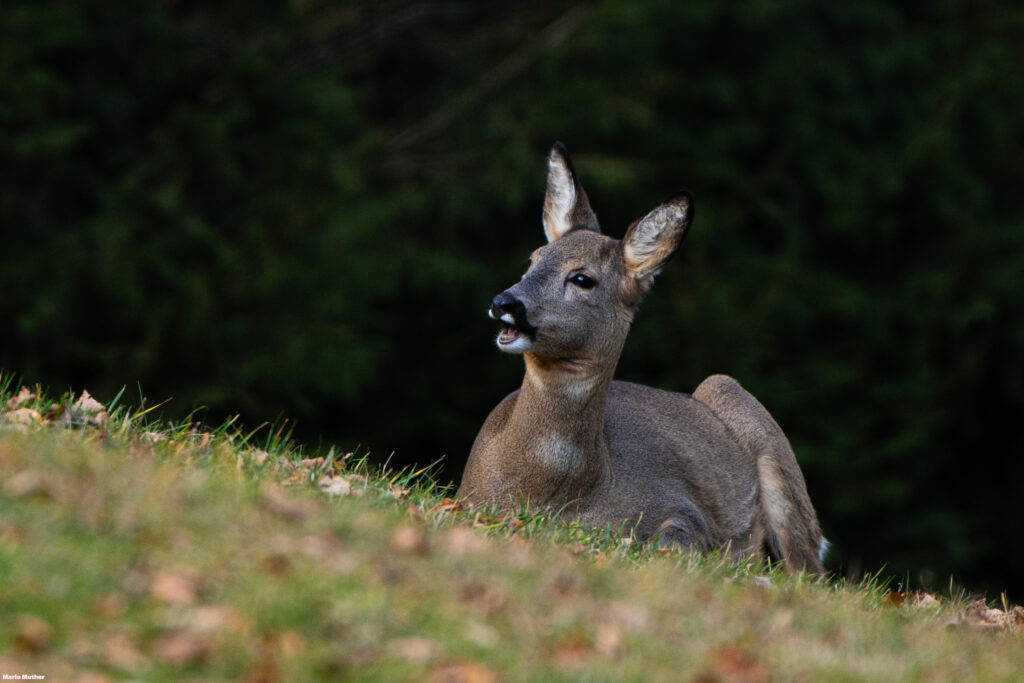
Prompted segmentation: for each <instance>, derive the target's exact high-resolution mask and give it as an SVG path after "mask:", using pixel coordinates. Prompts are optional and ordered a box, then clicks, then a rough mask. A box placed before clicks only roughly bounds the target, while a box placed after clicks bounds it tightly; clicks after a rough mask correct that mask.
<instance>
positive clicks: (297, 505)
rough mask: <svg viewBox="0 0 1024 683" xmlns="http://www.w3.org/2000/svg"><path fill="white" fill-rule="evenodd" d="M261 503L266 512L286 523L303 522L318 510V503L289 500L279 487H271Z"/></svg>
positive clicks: (300, 499) (296, 499)
mask: <svg viewBox="0 0 1024 683" xmlns="http://www.w3.org/2000/svg"><path fill="white" fill-rule="evenodd" d="M260 503H261V505H262V507H263V509H264V510H266V511H268V512H270V513H272V514H274V515H277V516H278V517H280V518H281V519H283V520H284V521H286V522H301V521H302V520H304V519H305V518H306V517H308V516H309V515H310V513H312V512H313V511H314V510H315V509H316V503H314V502H313V501H311V500H306V499H303V498H289V497H288V496H286V495H285V493H284V491H282V490H281V488H280V487H278V486H270V487H268V488H267V490H266V492H264V494H263V498H262V499H261V500H260Z"/></svg>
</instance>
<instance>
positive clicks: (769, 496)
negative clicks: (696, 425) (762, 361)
mask: <svg viewBox="0 0 1024 683" xmlns="http://www.w3.org/2000/svg"><path fill="white" fill-rule="evenodd" d="M693 397H694V398H696V399H697V400H699V401H701V402H702V403H704V404H706V405H707V406H708V407H710V408H711V410H712V411H714V413H715V414H716V415H717V416H718V418H719V419H720V420H721V421H722V422H723V423H725V425H726V426H727V427H728V428H729V429H730V430H731V431H732V433H733V434H734V435H735V436H736V439H737V440H738V441H739V442H740V445H742V446H743V447H744V448H745V449H746V450H747V451H749V452H750V454H751V456H752V457H753V458H754V462H755V464H756V465H757V474H758V482H759V488H760V493H759V499H760V506H761V517H762V519H763V521H764V524H765V526H766V529H764V534H765V541H766V542H767V544H768V545H769V547H770V548H771V549H772V553H773V554H774V555H776V556H778V557H780V558H782V560H783V561H784V562H785V565H786V568H787V569H789V570H804V571H807V572H813V573H815V574H820V573H823V572H824V571H825V569H824V566H823V565H822V560H823V558H824V553H825V548H826V547H827V545H828V544H827V542H826V541H825V538H824V537H823V536H822V534H821V527H820V526H819V525H818V516H817V515H816V514H815V512H814V507H813V506H812V505H811V499H810V496H808V495H807V484H806V483H805V482H804V475H803V473H802V472H801V471H800V465H798V464H797V461H796V456H795V455H794V454H793V449H792V447H791V446H790V445H789V440H788V439H787V438H786V435H785V434H784V433H783V432H782V429H781V428H780V427H779V425H778V423H776V422H775V420H774V418H772V416H771V414H770V413H769V412H768V411H767V410H766V409H765V407H764V406H762V405H761V404H760V403H759V402H758V400H757V399H756V398H754V397H753V396H752V395H751V394H750V393H749V392H748V391H747V390H746V389H744V388H743V387H742V386H740V384H739V382H737V381H736V380H734V379H733V378H731V377H728V376H726V375H712V376H711V377H708V378H707V379H705V380H704V381H703V382H701V383H700V386H698V387H697V389H696V390H695V391H694V392H693Z"/></svg>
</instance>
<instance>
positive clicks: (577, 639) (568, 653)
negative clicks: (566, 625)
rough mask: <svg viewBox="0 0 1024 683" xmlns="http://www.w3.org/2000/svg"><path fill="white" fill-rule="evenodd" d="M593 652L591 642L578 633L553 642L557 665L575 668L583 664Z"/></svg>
mask: <svg viewBox="0 0 1024 683" xmlns="http://www.w3.org/2000/svg"><path fill="white" fill-rule="evenodd" d="M592 652H593V646H592V645H591V642H590V641H589V640H588V639H587V638H586V637H584V636H582V635H580V634H572V635H569V636H566V637H565V638H562V639H561V640H559V641H558V642H556V643H555V651H554V653H553V656H554V658H555V662H557V663H558V665H559V666H561V667H564V668H568V669H575V668H578V667H580V666H582V665H583V663H584V662H585V661H586V659H587V657H589V656H590V654H591V653H592Z"/></svg>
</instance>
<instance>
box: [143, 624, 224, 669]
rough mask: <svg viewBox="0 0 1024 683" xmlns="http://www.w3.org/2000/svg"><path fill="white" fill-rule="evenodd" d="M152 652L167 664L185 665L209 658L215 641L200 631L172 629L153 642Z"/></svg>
mask: <svg viewBox="0 0 1024 683" xmlns="http://www.w3.org/2000/svg"><path fill="white" fill-rule="evenodd" d="M152 652H153V656H154V657H156V658H157V659H159V660H161V661H163V662H166V663H167V664H174V665H177V666H184V665H186V664H195V663H197V662H201V661H203V660H205V659H207V658H208V657H209V656H210V655H211V654H213V643H212V642H211V641H210V639H209V638H207V637H206V636H204V635H202V634H199V633H194V632H192V631H187V630H179V631H172V632H171V633H168V634H166V635H163V636H160V637H159V638H157V639H156V640H155V641H154V642H153V647H152Z"/></svg>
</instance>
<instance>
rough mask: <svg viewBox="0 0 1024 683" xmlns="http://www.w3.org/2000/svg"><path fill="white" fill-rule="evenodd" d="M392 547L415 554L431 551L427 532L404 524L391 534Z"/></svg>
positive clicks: (424, 553)
mask: <svg viewBox="0 0 1024 683" xmlns="http://www.w3.org/2000/svg"><path fill="white" fill-rule="evenodd" d="M391 547H392V548H394V549H395V550H400V551H402V552H406V553H412V554H413V555H426V554H427V553H429V552H430V545H429V543H428V541H427V534H426V533H424V531H423V530H422V529H417V528H416V527H412V526H407V525H403V526H400V527H398V528H397V529H395V531H394V532H393V533H392V534H391Z"/></svg>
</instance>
